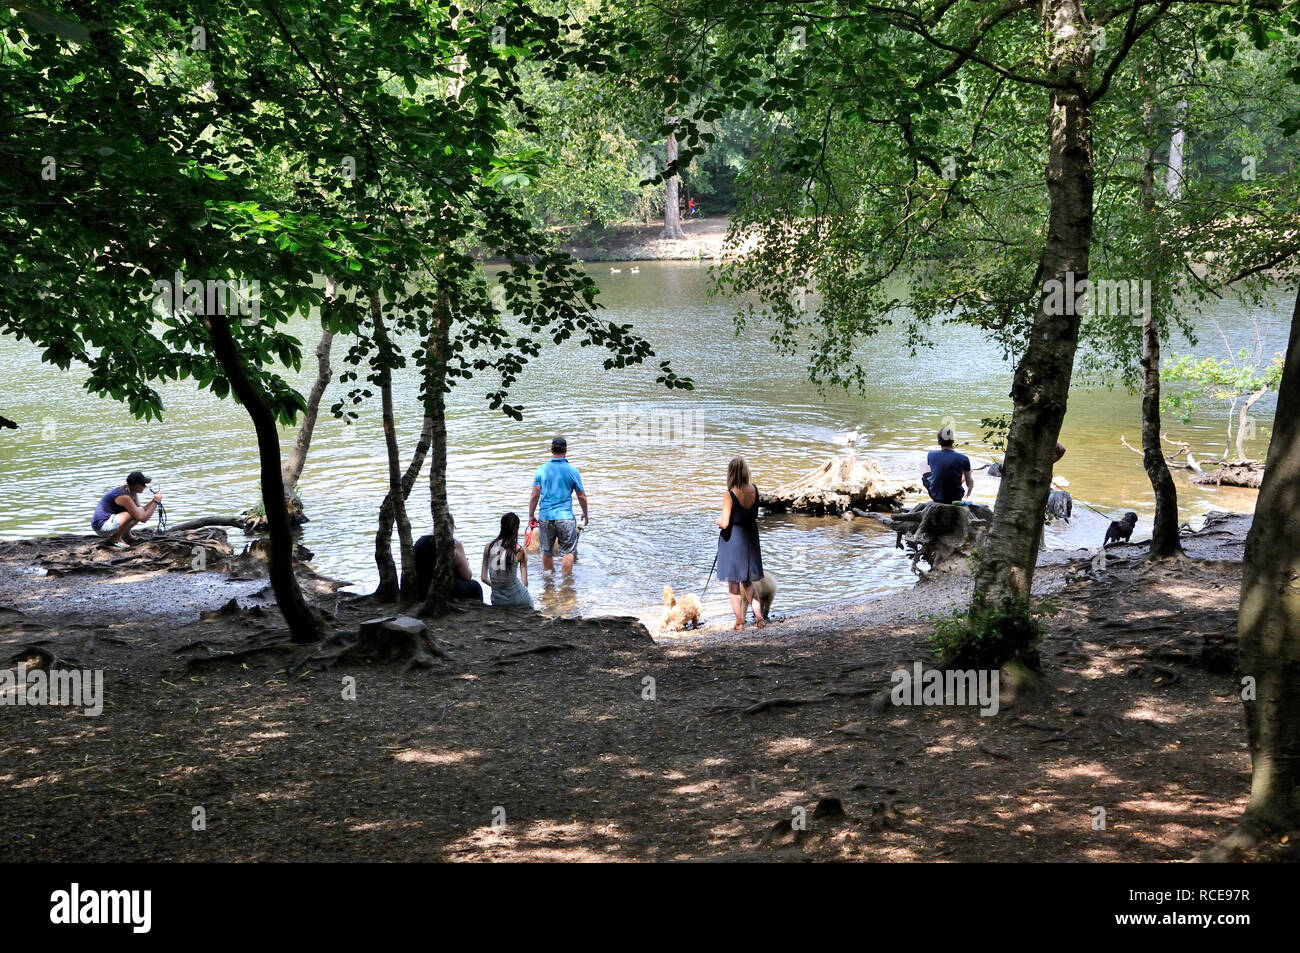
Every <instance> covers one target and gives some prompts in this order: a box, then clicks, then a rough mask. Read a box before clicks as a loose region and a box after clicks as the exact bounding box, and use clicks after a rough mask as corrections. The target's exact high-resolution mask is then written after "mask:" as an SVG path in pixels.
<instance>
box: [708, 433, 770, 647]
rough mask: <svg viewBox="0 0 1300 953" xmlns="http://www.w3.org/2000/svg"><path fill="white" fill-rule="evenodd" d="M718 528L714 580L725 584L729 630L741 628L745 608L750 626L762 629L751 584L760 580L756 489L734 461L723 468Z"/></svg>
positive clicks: (746, 469) (739, 459)
mask: <svg viewBox="0 0 1300 953" xmlns="http://www.w3.org/2000/svg"><path fill="white" fill-rule="evenodd" d="M717 525H718V528H719V529H720V530H721V532H719V534H718V579H720V580H721V581H722V582H725V583H726V584H727V592H728V593H730V595H731V611H732V612H734V613H735V614H736V624H735V625H733V626H732V628H733V629H743V628H744V627H745V606H747V605H752V606H753V607H754V625H755V626H757V627H758V628H760V629H761V628H763V627H764V626H766V625H767V620H766V619H765V618H763V610H762V608H761V607H760V605H759V602H758V596H757V594H756V593H755V592H754V583H756V582H758V580H760V579H762V578H763V554H762V552H761V551H760V550H759V547H758V488H757V487H756V486H754V485H753V484H752V483H750V481H749V464H747V463H746V462H745V458H744V457H736V458H735V459H734V460H732V461H731V464H730V465H729V466H728V467H727V495H726V496H725V497H724V498H723V500H722V514H721V515H720V516H719V517H718V519H717Z"/></svg>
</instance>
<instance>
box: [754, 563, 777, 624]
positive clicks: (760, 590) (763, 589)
mask: <svg viewBox="0 0 1300 953" xmlns="http://www.w3.org/2000/svg"><path fill="white" fill-rule="evenodd" d="M754 595H756V596H758V607H759V608H760V609H762V610H763V618H764V619H770V618H771V612H772V600H773V599H774V598H776V579H775V577H773V575H772V574H771V573H770V572H769V573H767V574H766V575H765V576H763V578H762V579H760V580H758V582H756V583H754Z"/></svg>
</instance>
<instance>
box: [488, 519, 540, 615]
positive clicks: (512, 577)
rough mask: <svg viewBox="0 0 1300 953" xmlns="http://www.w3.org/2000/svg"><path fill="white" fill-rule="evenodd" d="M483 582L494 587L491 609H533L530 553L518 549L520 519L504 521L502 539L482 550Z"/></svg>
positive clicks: (493, 541) (502, 522)
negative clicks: (499, 607)
mask: <svg viewBox="0 0 1300 953" xmlns="http://www.w3.org/2000/svg"><path fill="white" fill-rule="evenodd" d="M516 571H517V572H516ZM521 579H522V581H521ZM483 582H484V583H485V584H487V585H489V586H491V587H492V600H491V601H492V605H494V606H528V607H529V608H530V609H531V608H532V606H533V598H532V596H530V595H529V594H528V553H527V552H525V551H524V547H522V546H520V545H519V517H518V516H516V515H515V514H514V513H507V514H506V515H505V516H503V517H501V533H500V535H499V536H497V538H496V539H494V540H492V542H490V543H488V544H487V546H486V547H484V549H483Z"/></svg>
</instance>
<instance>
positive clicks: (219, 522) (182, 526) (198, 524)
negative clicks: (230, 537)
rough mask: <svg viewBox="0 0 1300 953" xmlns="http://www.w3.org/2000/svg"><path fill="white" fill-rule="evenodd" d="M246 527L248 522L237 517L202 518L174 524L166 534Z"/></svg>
mask: <svg viewBox="0 0 1300 953" xmlns="http://www.w3.org/2000/svg"><path fill="white" fill-rule="evenodd" d="M247 525H248V520H246V519H242V518H241V517H238V516H204V517H201V518H200V519H196V520H186V521H185V522H184V523H174V524H172V525H170V526H168V527H167V532H168V533H185V532H188V531H189V530H192V529H206V528H207V527H209V526H234V527H236V528H237V529H243V528H244V527H245V526H247Z"/></svg>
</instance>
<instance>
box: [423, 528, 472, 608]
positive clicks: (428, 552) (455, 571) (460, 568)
mask: <svg viewBox="0 0 1300 953" xmlns="http://www.w3.org/2000/svg"><path fill="white" fill-rule="evenodd" d="M447 519H448V525H449V526H450V527H451V531H452V534H453V535H454V534H455V532H456V521H455V520H453V519H451V514H448V515H447ZM452 542H453V543H454V544H455V546H454V549H455V556H454V557H453V559H454V565H453V566H452V570H451V598H453V599H477V600H478V601H479V602H482V601H483V587H482V586H480V585H479V584H478V582H477V581H476V580H475V579H474V572H473V570H471V569H470V568H469V560H468V559H466V558H465V547H464V546H462V545H461V544H460V540H458V539H453V540H452ZM412 550H413V552H412V554H413V555H414V556H415V576H416V588H417V589H418V590H419V593H420V598H421V599H424V598H426V597H427V596H428V594H429V583H431V582H433V567H434V565H435V564H436V563H437V559H438V546H437V543H435V542H434V537H433V534H432V533H430V534H429V535H427V536H421V537H420V538H419V539H417V540H416V541H415V545H414V546H413V547H412Z"/></svg>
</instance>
